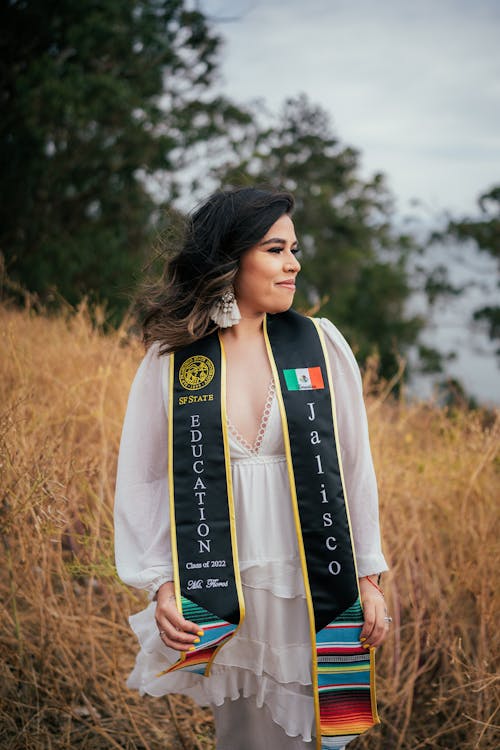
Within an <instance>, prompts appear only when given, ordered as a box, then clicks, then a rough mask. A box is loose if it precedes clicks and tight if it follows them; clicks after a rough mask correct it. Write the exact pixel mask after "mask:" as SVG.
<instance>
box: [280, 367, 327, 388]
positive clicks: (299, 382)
mask: <svg viewBox="0 0 500 750" xmlns="http://www.w3.org/2000/svg"><path fill="white" fill-rule="evenodd" d="M283 375H284V376H285V383H286V387H287V388H288V390H289V391H315V390H319V389H320V388H324V387H325V384H324V383H323V375H322V373H321V367H297V369H295V370H283Z"/></svg>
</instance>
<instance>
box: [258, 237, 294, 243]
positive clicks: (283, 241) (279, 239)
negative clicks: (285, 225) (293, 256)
mask: <svg viewBox="0 0 500 750" xmlns="http://www.w3.org/2000/svg"><path fill="white" fill-rule="evenodd" d="M276 242H279V243H280V244H281V245H286V240H284V239H282V238H281V237H271V239H270V240H264V242H261V243H260V244H261V245H274V244H276ZM297 242H298V240H294V241H293V242H292V245H296V244H297Z"/></svg>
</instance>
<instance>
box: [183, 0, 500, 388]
mask: <svg viewBox="0 0 500 750" xmlns="http://www.w3.org/2000/svg"><path fill="white" fill-rule="evenodd" d="M198 4H199V6H200V7H201V9H202V10H203V11H204V12H205V13H206V14H207V15H208V16H209V18H210V20H211V22H212V25H213V27H214V28H215V29H216V30H217V31H218V32H219V33H220V34H221V36H222V37H223V38H224V40H225V42H224V47H223V50H222V55H221V81H220V86H221V87H222V89H223V91H224V92H225V93H227V94H228V95H230V96H231V97H232V98H233V99H235V100H236V101H239V102H248V101H249V100H253V99H256V98H259V99H263V100H264V101H265V104H266V106H267V107H268V108H270V109H271V110H275V111H277V110H279V108H280V106H281V104H282V102H283V101H284V99H285V98H286V97H288V96H295V95H297V94H298V93H300V92H305V93H306V94H307V95H308V96H309V98H310V99H311V101H312V102H314V103H318V104H320V105H321V106H322V107H323V108H324V109H326V110H327V111H328V112H329V113H330V114H331V117H332V122H333V127H334V131H335V133H336V135H337V136H338V137H339V138H340V140H341V142H342V143H343V144H345V145H351V146H354V147H355V148H357V149H359V150H360V152H361V163H362V171H363V174H364V176H368V175H370V174H372V173H374V172H378V171H381V172H384V173H385V174H386V176H387V178H388V185H389V188H390V190H391V192H392V193H393V195H394V196H395V198H396V205H397V207H398V209H399V211H400V213H401V214H406V213H408V212H413V209H412V208H411V202H412V200H414V199H415V200H418V201H419V203H420V205H421V209H420V215H421V216H422V217H423V218H424V219H425V218H428V219H429V220H430V221H432V220H433V219H435V218H436V217H437V216H438V215H439V214H440V213H442V212H444V211H446V210H447V211H450V212H451V213H452V214H453V215H454V216H460V215H464V214H465V215H469V216H470V215H474V214H475V213H476V211H477V208H476V200H477V197H478V196H479V194H480V193H481V192H484V191H485V190H487V189H488V188H489V187H491V186H493V185H494V184H498V183H499V182H500V0H411V1H410V0H378V2H375V0H286V2H280V1H279V0H199V3H198ZM458 264H459V265H460V262H459V261H458ZM456 266H457V261H456V260H455V266H454V269H453V274H452V275H453V276H454V277H455V278H457V279H460V276H461V272H460V268H457V267H456ZM496 270H497V269H496V265H495V262H494V261H493V260H491V259H489V258H488V257H487V256H484V255H483V256H481V257H480V258H479V259H478V261H477V262H476V263H475V264H474V263H472V266H471V263H470V260H467V270H466V273H467V274H468V275H469V278H476V281H477V283H478V285H480V284H482V283H483V282H484V283H486V282H485V279H488V278H489V279H490V280H491V279H494V277H495V273H496ZM474 274H476V276H474ZM462 280H463V274H462ZM486 286H488V285H487V283H486ZM490 288H491V286H490ZM490 293H491V292H490ZM474 295H476V297H477V299H474ZM484 295H485V290H484V289H481V288H480V286H478V287H477V288H476V289H475V290H472V291H471V293H470V295H469V297H468V298H466V299H463V300H462V299H461V300H460V302H459V303H458V306H457V304H455V306H454V305H453V303H452V302H449V303H447V306H446V309H444V308H443V309H442V310H441V311H440V310H438V311H437V313H436V315H435V319H434V329H433V331H431V332H430V334H429V343H435V344H436V343H437V344H438V345H439V346H440V347H443V348H448V349H452V348H454V349H456V350H457V351H458V352H459V357H458V360H457V362H456V363H455V364H453V365H450V368H449V371H450V372H451V373H452V374H455V375H457V376H459V377H460V378H461V379H462V381H463V382H464V383H465V385H466V388H467V389H468V390H469V392H472V393H474V394H476V395H477V396H479V397H480V398H481V399H487V400H492V401H496V402H497V403H499V402H500V388H499V387H498V381H499V378H498V369H497V367H496V365H495V360H494V357H493V356H492V354H491V352H492V347H491V346H489V345H488V342H487V340H486V338H485V337H483V338H482V339H481V337H480V336H479V337H478V336H477V335H476V334H474V335H472V336H471V332H470V331H469V330H467V328H466V325H465V321H466V316H467V314H468V312H469V311H470V310H472V309H474V307H477V306H478V303H479V304H481V302H482V303H483V304H485V302H484ZM487 296H488V295H486V297H487ZM464 311H465V312H464ZM460 315H461V320H459V319H458V318H459V317H460Z"/></svg>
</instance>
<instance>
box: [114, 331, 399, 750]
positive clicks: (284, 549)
mask: <svg viewBox="0 0 500 750" xmlns="http://www.w3.org/2000/svg"><path fill="white" fill-rule="evenodd" d="M320 324H321V327H322V329H323V331H324V333H325V338H326V342H327V352H328V356H329V359H330V362H331V368H332V376H333V383H334V389H335V395H336V408H337V419H338V426H339V436H340V444H341V445H340V449H341V457H342V462H343V467H344V476H345V482H346V491H347V497H348V501H349V510H350V516H351V524H352V531H353V537H354V546H355V552H356V559H357V566H358V573H359V575H360V576H364V575H368V574H371V573H378V572H381V571H383V570H387V565H386V562H385V559H384V557H383V554H382V551H381V547H380V534H379V519H378V497H377V486H376V481H375V474H374V470H373V463H372V458H371V452H370V444H369V439H368V427H367V420H366V413H365V408H364V403H363V397H362V389H361V378H360V374H359V369H358V366H357V363H356V360H355V358H354V356H353V354H352V352H351V350H350V348H349V346H348V344H347V342H346V341H345V339H344V338H343V337H342V335H341V334H340V333H339V331H338V330H337V329H336V328H335V326H334V325H333V324H332V323H330V322H329V321H328V320H326V319H321V320H320ZM168 370H169V358H168V356H164V357H158V346H157V345H153V346H152V347H151V348H150V349H149V350H148V352H147V354H146V356H145V357H144V359H143V361H142V363H141V365H140V367H139V370H138V372H137V375H136V377H135V380H134V382H133V385H132V388H131V391H130V397H129V402H128V407H127V413H126V417H125V422H124V426H123V433H122V439H121V445H120V454H119V462H118V476H117V485H116V504H115V548H116V565H117V569H118V573H119V575H120V578H121V579H122V580H123V581H124V582H125V583H127V584H129V585H131V586H134V587H136V588H139V589H146V590H147V591H148V592H149V593H150V594H151V595H153V594H154V592H155V591H156V590H157V589H158V587H159V586H160V585H161V584H162V583H164V582H165V581H170V580H172V578H173V575H172V560H171V546H170V528H169V503H168V480H167V471H168V466H167V413H168V409H167V399H168V382H169V379H168ZM229 419H231V414H229ZM229 427H230V429H229V435H230V439H229V445H230V455H231V470H232V478H233V488H234V502H235V513H236V531H237V539H238V551H239V562H240V569H241V577H242V584H243V594H244V598H245V605H246V617H245V620H244V622H243V625H242V627H241V628H239V629H238V631H237V633H236V635H235V636H234V637H233V638H232V639H231V640H230V641H229V642H228V643H227V644H226V645H225V646H224V647H223V648H222V649H221V650H220V651H219V653H218V654H217V657H216V659H215V662H214V665H213V668H212V670H211V675H210V677H208V678H207V677H204V676H201V675H197V674H194V673H189V672H186V673H183V672H182V671H180V672H175V673H174V674H172V675H169V674H167V675H163V676H162V677H157V675H158V673H159V672H161V671H162V670H164V669H166V668H167V667H168V665H169V664H172V663H173V662H174V661H176V660H177V659H178V652H176V651H173V650H171V649H169V648H167V647H166V646H164V644H163V643H162V641H161V639H160V638H159V635H158V628H157V626H156V622H155V618H154V613H155V607H156V604H155V603H154V602H151V603H150V604H149V606H148V607H147V608H146V609H144V610H143V611H141V612H139V613H138V614H134V615H132V616H131V617H130V625H131V627H132V629H133V630H134V632H135V634H136V636H137V638H138V640H139V643H140V647H141V648H140V651H139V654H138V656H137V660H136V664H135V667H134V669H133V671H132V673H131V674H130V676H129V678H128V682H127V684H128V686H129V687H130V688H135V689H137V690H139V691H140V692H141V693H142V694H144V693H148V694H150V695H155V696H160V695H164V694H166V693H170V692H174V693H183V694H186V695H189V696H191V698H193V699H194V700H195V701H196V702H198V703H199V704H200V705H207V704H211V705H212V706H213V707H214V709H215V711H217V707H220V706H222V705H223V704H224V702H225V701H226V704H225V705H226V706H227V705H228V704H229V702H228V699H231V700H232V701H234V700H235V699H237V698H240V697H242V696H243V697H244V698H248V699H251V700H252V701H253V702H254V703H255V705H256V706H257V707H262V706H265V707H266V712H267V713H268V714H269V715H270V717H272V720H273V721H274V722H275V723H276V724H277V725H279V727H281V728H282V730H283V736H284V737H285V739H286V737H287V736H288V737H289V738H291V737H296V738H297V739H300V743H301V744H300V746H301V747H302V746H303V745H302V743H306V744H305V746H306V747H312V745H310V744H309V743H310V742H311V740H312V736H313V732H314V708H313V698H312V688H311V645H310V636H309V626H308V620H307V610H306V605H305V594H304V586H303V580H302V573H301V567H300V560H299V554H298V547H297V540H296V532H295V526H294V521H293V515H292V506H291V498H290V486H289V480H288V473H287V465H286V460H285V455H284V446H283V436H282V429H281V419H280V415H279V409H278V404H277V400H276V397H275V393H274V388H273V387H270V389H269V395H268V400H267V403H266V409H265V410H264V414H263V417H262V424H261V430H260V432H259V438H258V440H257V443H256V445H254V446H250V445H248V444H246V443H245V442H244V441H243V440H242V439H241V438H239V437H238V436H237V433H236V432H235V430H234V428H232V427H231V425H230V426H229ZM216 718H217V714H216ZM285 746H286V747H292V745H291V744H289V743H288V744H286V745H283V747H285ZM218 747H222V745H221V746H219V745H218ZM228 747H229V746H228ZM234 747H236V745H234ZM238 747H239V746H238ZM273 747H274V748H275V750H278V748H277V747H276V744H273ZM293 747H295V745H293ZM297 747H299V745H297ZM225 748H226V746H225V745H224V750H225Z"/></svg>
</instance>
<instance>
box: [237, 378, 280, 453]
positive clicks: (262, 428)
mask: <svg viewBox="0 0 500 750" xmlns="http://www.w3.org/2000/svg"><path fill="white" fill-rule="evenodd" d="M275 395H276V386H275V384H274V380H272V379H271V381H270V383H269V386H268V389H267V397H266V402H265V404H264V409H263V411H262V417H261V420H260V425H259V429H258V431H257V435H256V437H255V441H254V443H253V445H252V444H251V443H249V441H248V440H246V438H244V437H243V435H242V434H241V432H239V430H237V429H236V427H235V426H234V424H233V423H232V422H231V420H230V418H229V415H228V417H227V426H228V429H229V432H230V433H231V435H232V437H233V438H234V439H235V440H236V442H237V443H238V444H239V445H240V446H241V447H242V448H244V449H245V451H246V452H247V453H249V454H250V455H251V456H259V455H260V452H261V448H262V443H263V441H264V437H265V436H266V430H267V426H268V424H269V420H270V417H271V412H272V408H273V402H274V398H275Z"/></svg>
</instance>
